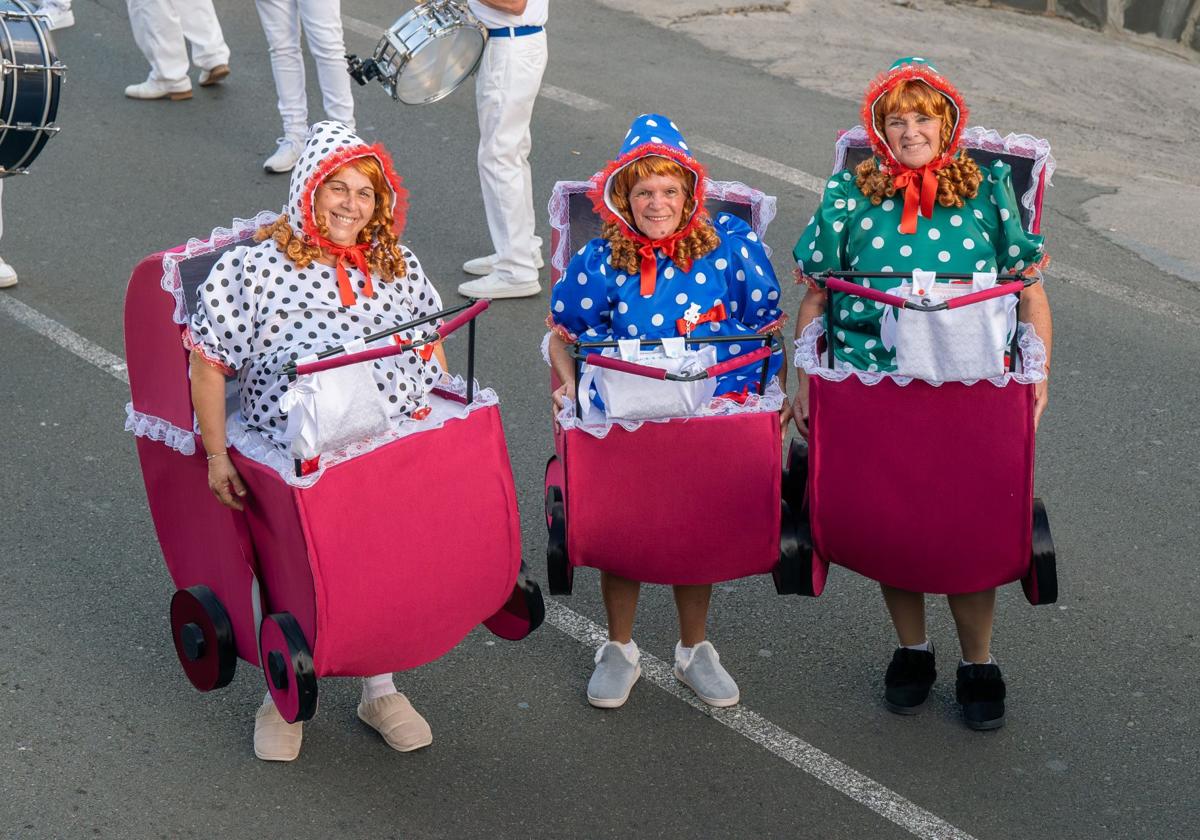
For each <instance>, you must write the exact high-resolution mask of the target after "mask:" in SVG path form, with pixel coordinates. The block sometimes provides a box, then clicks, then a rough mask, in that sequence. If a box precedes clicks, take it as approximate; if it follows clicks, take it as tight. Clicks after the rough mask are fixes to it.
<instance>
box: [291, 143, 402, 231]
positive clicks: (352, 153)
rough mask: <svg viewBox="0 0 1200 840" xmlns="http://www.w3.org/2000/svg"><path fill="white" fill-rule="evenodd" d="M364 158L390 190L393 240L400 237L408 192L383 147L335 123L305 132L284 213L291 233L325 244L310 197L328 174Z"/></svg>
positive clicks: (293, 170)
mask: <svg viewBox="0 0 1200 840" xmlns="http://www.w3.org/2000/svg"><path fill="white" fill-rule="evenodd" d="M364 157H373V158H375V160H376V161H377V162H378V163H379V166H380V168H381V169H382V170H383V174H384V177H385V178H386V179H387V182H388V184H389V185H390V186H391V188H392V215H393V216H394V218H395V232H396V236H397V237H399V236H400V234H401V232H402V230H403V228H404V217H405V210H406V208H407V206H408V191H407V190H405V189H404V187H403V186H402V185H401V180H400V176H399V175H397V174H396V170H395V168H394V167H393V166H392V159H391V157H390V156H389V155H388V153H387V151H386V150H385V149H384V148H383V146H382V145H380V144H378V143H376V144H375V145H371V146H369V145H367V144H366V143H365V142H363V140H362V138H361V137H359V136H358V135H357V134H355V133H354V132H353V131H352V130H351V129H350V127H349V126H347V125H345V124H344V123H340V122H336V121H334V120H325V121H324V122H319V123H314V124H313V126H312V127H311V128H310V129H309V130H308V138H307V140H306V141H305V144H304V151H303V152H301V153H300V159H299V160H298V161H297V162H296V166H295V168H294V169H292V180H291V185H290V186H289V188H288V203H287V208H286V212H287V217H288V222H289V223H290V224H291V226H292V228H293V229H294V230H296V231H298V232H299V233H301V234H303V235H304V236H305V237H306V238H307V239H308V240H310V241H312V242H315V243H316V244H319V245H325V244H326V243H325V241H324V239H323V237H321V236H320V233H319V232H318V230H317V226H316V222H315V220H314V219H313V217H312V202H313V193H314V192H315V191H316V189H317V187H318V186H320V184H321V182H322V181H324V180H325V179H326V178H327V177H329V175H330V174H331V173H333V172H335V171H336V170H338V169H340V168H341V167H343V166H345V165H346V164H347V163H349V162H351V161H353V160H357V159H359V158H364Z"/></svg>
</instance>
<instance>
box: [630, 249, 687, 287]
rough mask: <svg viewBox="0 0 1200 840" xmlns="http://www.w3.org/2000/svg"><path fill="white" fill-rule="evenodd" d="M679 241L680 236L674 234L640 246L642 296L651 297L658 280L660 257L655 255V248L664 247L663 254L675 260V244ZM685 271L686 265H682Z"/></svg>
mask: <svg viewBox="0 0 1200 840" xmlns="http://www.w3.org/2000/svg"><path fill="white" fill-rule="evenodd" d="M678 243H679V236H678V235H676V236H673V237H670V238H668V239H660V240H658V241H657V242H647V243H646V244H645V245H643V246H642V247H641V248H638V253H639V254H640V255H641V257H642V265H641V275H642V276H641V288H640V291H641V293H642V297H650V295H652V294H654V286H655V284H656V283H657V281H658V258H657V257H655V256H654V249H655V248H660V249H662V252H663V256H665V257H667V258H669V259H671V260H674V259H675V246H676V245H677V244H678ZM681 268H683V270H684V271H687V267H686V266H681Z"/></svg>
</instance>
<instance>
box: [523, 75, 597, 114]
mask: <svg viewBox="0 0 1200 840" xmlns="http://www.w3.org/2000/svg"><path fill="white" fill-rule="evenodd" d="M538 95H539V96H544V97H546V98H547V99H553V100H554V101H555V102H560V103H562V104H563V105H569V106H570V107H572V108H574V109H576V110H578V111H603V110H604V109H605V108H607V107H608V105H606V104H605V103H603V102H601V101H600V100H598V99H591V98H589V97H587V96H584V95H583V94H582V93H575V92H574V91H570V90H566V89H565V88H560V87H555V86H554V85H550V84H546V83H545V82H543V83H542V88H541V90H540V91H538Z"/></svg>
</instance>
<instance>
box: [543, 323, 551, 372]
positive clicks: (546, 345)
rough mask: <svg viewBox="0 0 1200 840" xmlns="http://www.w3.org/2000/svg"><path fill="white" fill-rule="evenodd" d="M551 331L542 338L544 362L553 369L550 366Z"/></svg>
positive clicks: (547, 331)
mask: <svg viewBox="0 0 1200 840" xmlns="http://www.w3.org/2000/svg"><path fill="white" fill-rule="evenodd" d="M550 336H551V332H550V330H546V334H545V335H544V336H542V361H543V362H545V363H546V367H551V364H550Z"/></svg>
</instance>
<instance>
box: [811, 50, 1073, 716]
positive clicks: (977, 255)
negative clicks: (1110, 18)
mask: <svg viewBox="0 0 1200 840" xmlns="http://www.w3.org/2000/svg"><path fill="white" fill-rule="evenodd" d="M862 120H863V124H864V125H865V126H866V127H867V136H868V137H869V138H870V142H871V148H872V151H873V152H874V156H873V157H870V158H868V159H867V160H866V161H864V162H863V163H861V164H860V165H859V166H858V167H857V168H856V170H855V171H854V172H849V171H844V172H838V173H836V174H834V175H833V177H832V178H831V179H830V181H829V182H828V184H826V187H825V193H824V195H823V197H822V199H821V206H820V208H819V209H818V210H817V212H816V214H814V216H813V218H812V219H811V220H810V221H809V223H808V226H807V227H806V228H805V230H804V233H803V235H802V236H801V237H800V241H799V242H797V243H796V248H795V251H794V252H793V255H794V256H795V258H796V262H797V264H798V266H799V276H800V277H801V278H802V279H803V280H804V281H805V282H807V283H808V286H809V288H808V291H807V294H806V295H805V298H804V301H803V302H802V303H801V305H800V314H799V317H798V318H797V325H796V335H797V337H798V336H799V335H800V331H801V330H803V329H804V327H805V326H807V325H808V324H809V323H810V322H811V321H813V320H814V319H816V318H821V317H823V316H824V313H825V307H826V302H825V301H826V295H825V290H824V289H823V288H822V287H821V284H820V282H819V281H817V280H815V279H814V277H813V275H816V274H818V273H820V272H822V271H827V270H835V271H849V270H853V271H864V272H874V271H879V272H891V271H895V272H901V273H911V272H912V271H913V270H916V269H920V270H924V271H940V272H947V273H949V272H954V273H960V272H961V273H970V272H975V271H1001V272H1004V271H1016V272H1026V273H1032V272H1034V271H1035V270H1036V269H1037V268H1040V267H1041V266H1043V265H1045V263H1046V262H1047V259H1046V257H1045V255H1044V253H1043V243H1042V237H1041V236H1039V235H1036V234H1031V233H1027V232H1026V231H1025V230H1024V229H1023V228H1022V227H1021V214H1020V205H1019V204H1018V202H1017V198H1016V194H1015V193H1014V191H1013V185H1012V177H1011V172H1010V169H1009V166H1008V165H1007V164H1005V163H1003V162H1001V161H995V162H994V163H992V164H991V165H990V166H988V167H986V168H982V169H981V168H980V167H979V166H978V165H977V164H976V163H975V161H974V160H972V159H971V157H970V156H969V155H968V154H967V153H966V152H965V151H960V147H959V139H960V138H961V136H962V132H963V129H964V128H965V126H966V122H967V109H966V106H965V105H964V104H963V101H962V97H961V96H960V95H959V93H958V91H957V90H955V89H954V87H953V86H952V85H951V84H950V83H949V82H948V81H947V80H946V79H945V78H944V77H943V76H942V75H941V74H940V73H938V71H937V70H936V69H935V68H934V67H933V66H932V65H931V64H929V62H927V61H925V60H924V59H921V58H904V59H900V60H899V61H897V62H896V63H895V64H893V65H892V67H891V68H890V69H889V70H887V71H886V72H885V73H883V74H881V75H880V76H879V77H877V78H876V79H875V80H874V81H873V82H872V84H871V85H870V86H869V87H868V89H867V92H866V96H865V97H864V99H863V106H862ZM853 282H858V283H862V284H863V285H868V284H870V283H878V284H881V285H882V284H884V283H886V284H887V286H886V288H892V287H894V286H898V285H900V283H902V282H903V278H900V277H897V278H892V279H873V280H869V279H858V280H854V281H853ZM882 314H883V305H882V304H879V303H875V302H872V301H868V300H864V299H862V298H858V297H853V296H850V295H845V294H840V293H837V294H834V295H833V296H832V312H830V316H831V317H830V322H831V325H832V331H833V349H834V355H835V359H836V362H835V363H836V365H837V366H839V367H850V368H856V369H858V370H864V371H871V372H883V373H887V372H891V371H894V370H895V369H896V365H895V355H894V351H893V349H890V348H885V347H884V346H882V342H881V340H880V325H881V320H882ZM1018 317H1019V318H1020V319H1021V320H1022V321H1026V322H1028V323H1030V324H1031V325H1032V326H1033V327H1034V329H1035V330H1036V332H1037V334H1038V336H1039V337H1040V338H1041V339H1042V341H1043V342H1044V343H1045V346H1046V359H1047V367H1046V370H1047V374H1048V373H1049V358H1050V345H1051V320H1050V306H1049V303H1048V302H1047V300H1046V292H1045V287H1044V286H1043V285H1042V284H1041V283H1035V284H1033V285H1031V286H1029V287H1028V288H1026V289H1025V291H1024V292H1023V293H1022V294H1021V301H1020V307H1019V310H1018ZM1046 399H1047V390H1046V381H1045V380H1043V381H1041V382H1039V383H1037V385H1036V389H1035V404H1034V425H1035V428H1036V424H1037V422H1038V419H1039V418H1040V417H1041V414H1042V412H1043V411H1044V410H1045V407H1046ZM794 416H795V418H796V425H797V426H798V427H799V429H800V432H801V434H802V435H807V434H808V383H807V378H806V376H805V374H804V372H803V371H800V382H799V389H798V391H797V394H796V404H795V407H794ZM882 430H883V427H881V432H882ZM864 480H869V478H867V477H864ZM964 562H969V559H968V558H964ZM881 586H882V585H881ZM882 589H883V596H884V601H885V602H886V603H887V607H888V611H889V613H890V614H891V617H892V623H893V624H894V625H895V628H896V633H897V636H898V637H899V641H900V647H899V648H898V649H897V650H896V651H895V654H894V656H893V658H892V662H891V664H890V666H889V667H888V669H887V674H886V677H885V686H886V688H885V701H886V704H887V706H888V708H889V709H891V710H892V711H894V712H897V713H899V714H912V713H913V712H915V711H916V710H917V709H918V708H919V707H920V706H921V704H923V703H924V702H925V699H926V698H927V697H928V695H929V690H930V688H931V686H932V685H933V681H934V677H935V671H934V662H933V650H932V648H931V647H930V646H929V642H928V640H927V639H926V633H925V602H924V595H923V594H922V593H920V592H908V591H904V590H900V589H896V588H893V587H889V586H882ZM949 602H950V610H951V612H952V613H953V615H954V620H955V624H956V626H957V629H958V637H959V642H960V645H961V647H962V661H961V666H960V668H959V669H958V689H957V692H958V699H959V701H960V702H961V703H962V704H963V714H964V719H965V721H966V723H967V725H968V726H970V727H972V728H974V729H993V728H996V727H998V726H1000V725H1002V724H1003V723H1004V695H1005V687H1004V681H1003V679H1002V677H1001V674H1000V669H999V667H998V666H996V664H995V662H994V661H993V660H992V658H991V650H990V645H991V637H992V619H993V615H994V612H995V602H996V590H995V589H989V590H986V591H983V592H971V593H963V594H957V595H950V596H949Z"/></svg>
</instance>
